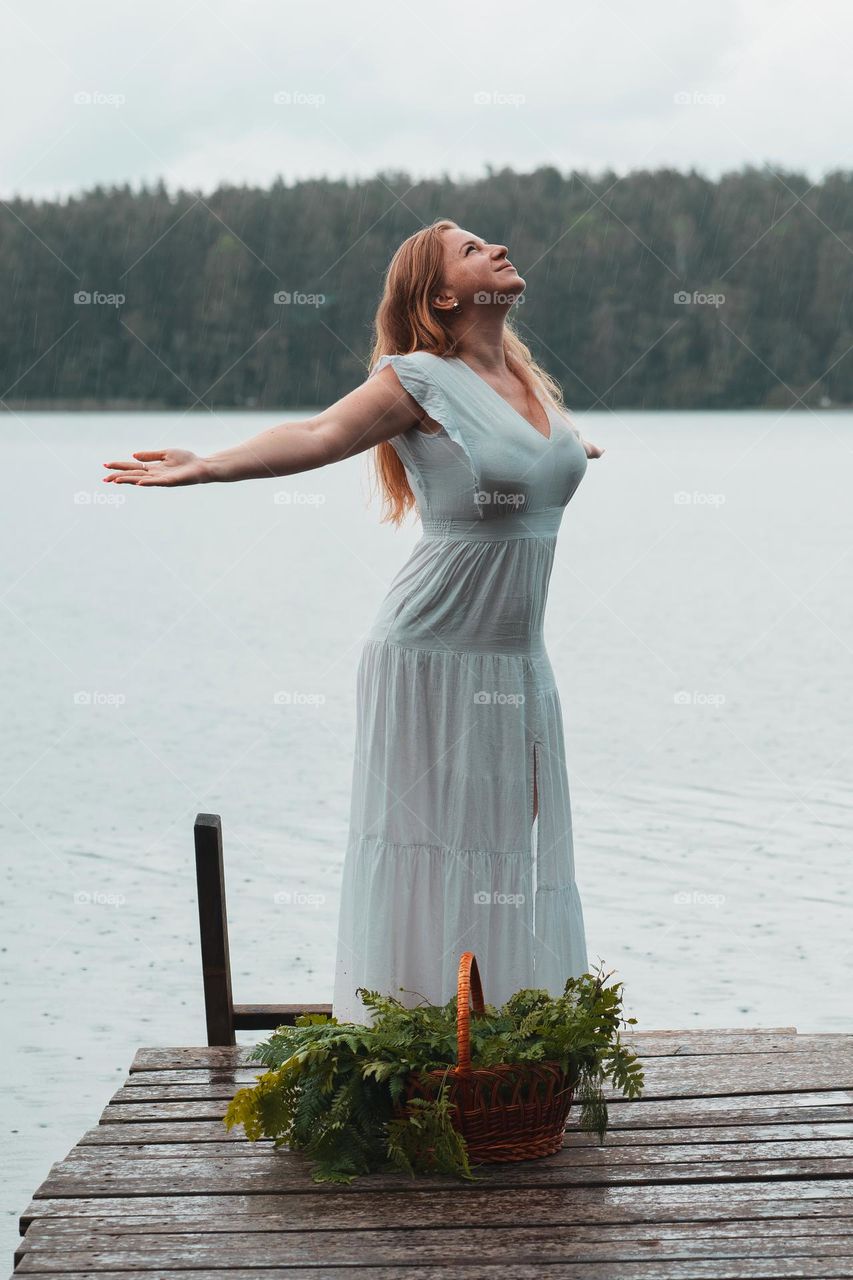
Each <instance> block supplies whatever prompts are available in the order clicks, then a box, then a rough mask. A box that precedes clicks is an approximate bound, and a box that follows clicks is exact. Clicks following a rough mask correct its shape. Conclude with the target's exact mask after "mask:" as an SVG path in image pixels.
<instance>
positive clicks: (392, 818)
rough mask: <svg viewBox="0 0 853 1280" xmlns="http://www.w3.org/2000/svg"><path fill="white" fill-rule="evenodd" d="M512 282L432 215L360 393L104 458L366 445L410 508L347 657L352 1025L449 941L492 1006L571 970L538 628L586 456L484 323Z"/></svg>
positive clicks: (559, 783)
mask: <svg viewBox="0 0 853 1280" xmlns="http://www.w3.org/2000/svg"><path fill="white" fill-rule="evenodd" d="M523 289H524V280H523V279H522V278H521V276H520V275H519V274H518V272H517V271H516V269H515V267H514V266H513V265H512V263H511V262H510V261H509V260H508V258H507V250H506V246H505V245H499V244H487V243H486V242H484V241H483V240H481V239H480V238H479V237H478V236H475V235H471V234H470V233H469V232H467V231H465V230H464V229H462V228H461V227H459V226H457V225H456V223H455V222H451V221H449V220H447V219H442V220H440V221H438V222H435V223H433V224H432V225H431V226H429V227H426V228H424V229H423V230H421V231H419V232H417V233H416V234H415V235H413V236H410V237H409V239H408V240H406V241H405V242H404V243H403V244H402V245H401V246H400V248H399V249H398V250H397V252H396V254H395V255H394V258H393V260H392V262H391V264H390V267H389V269H388V274H387V277H386V283H385V291H384V295H383V297H382V301H381V303H380V305H379V309H378V312H377V315H376V343H375V347H374V351H373V359H372V366H373V367H372V372H371V374H370V376H369V377H368V379H367V380H366V381H365V382H364V383H363V385H362V386H360V387H358V388H356V390H355V391H352V392H350V394H349V395H346V396H344V397H343V398H342V399H341V400H339V401H338V402H337V403H336V404H334V405H332V406H331V407H330V408H329V409H326V410H325V411H324V412H322V413H319V414H317V415H316V416H315V417H313V418H309V419H306V420H304V421H300V422H290V423H284V424H282V425H280V426H277V427H273V428H271V429H270V430H267V431H263V432H261V433H260V434H259V435H257V436H254V437H252V438H251V439H250V440H246V441H244V442H243V443H241V444H238V445H235V446H234V447H233V448H230V449H224V450H222V451H221V452H220V453H214V454H212V455H211V456H209V457H206V458H200V457H198V456H196V455H195V454H193V453H190V452H187V451H186V450H183V449H163V450H146V451H140V452H138V453H135V454H134V455H133V457H134V458H135V459H136V461H135V462H110V463H105V464H104V465H105V466H107V467H109V468H110V469H111V471H112V473H113V474H110V475H108V476H106V477H104V478H105V480H107V481H113V482H114V483H117V484H137V485H167V486H168V485H184V484H204V483H209V482H211V481H231V480H247V479H253V478H264V477H267V476H287V475H296V474H298V473H300V472H303V471H310V470H312V469H313V468H315V467H322V466H327V465H329V464H330V463H332V462H338V461H340V460H341V459H343V458H348V457H350V456H352V455H353V454H356V453H360V452H362V451H363V450H365V449H370V448H375V449H376V463H377V471H378V474H379V478H380V481H381V484H382V487H383V490H384V494H385V498H386V501H387V503H388V505H389V508H390V511H389V514H388V515H387V517H386V518H388V519H391V520H392V521H393V522H394V523H395V524H399V522H400V520H401V519H402V517H403V516H404V515H405V514H406V512H407V511H408V510H409V509H411V508H412V507H415V508H416V510H417V512H418V514H419V515H420V518H421V522H422V526H423V535H422V537H421V539H420V541H419V542H418V543H417V544H416V546H415V548H414V551H413V552H412V554H411V556H410V557H409V559H408V561H407V562H406V563H405V564H404V565H403V567H402V569H401V570H400V571H399V573H398V574H397V575H396V577H395V578H394V580H393V582H392V583H391V587H390V590H389V592H388V594H387V595H386V597H385V599H384V601H383V602H382V605H381V607H380V609H379V613H378V616H377V618H376V620H375V622H374V624H373V626H372V628H371V630H370V632H369V633H368V636H367V639H366V643H365V645H364V649H363V651H362V655H361V660H360V663H359V667H358V676H357V715H356V744H355V760H354V768H353V779H352V803H351V811H350V832H349V841H348V845H347V852H346V858H345V862H344V870H343V882H342V887H341V904H340V918H339V931H338V942H337V947H338V952H337V962H336V974H335V987H334V998H333V1006H332V1007H333V1012H334V1015H335V1016H336V1017H337V1018H338V1019H339V1020H340V1021H347V1022H364V1021H365V1018H366V1017H369V1014H368V1011H367V1010H366V1009H365V1008H364V1006H363V1005H362V1004H361V1001H360V999H359V998H358V996H357V995H356V989H357V988H358V987H365V988H367V989H368V990H378V991H380V992H382V993H384V994H392V995H397V996H398V997H399V998H401V999H402V1000H404V1001H405V1002H407V1003H408V1004H410V1005H411V1004H414V1003H417V1002H418V1001H419V1000H421V999H426V1000H429V1001H430V1002H432V1003H436V1004H440V1003H444V1002H446V1001H447V1000H449V999H450V997H451V996H452V995H454V994H455V992H456V972H457V966H458V962H459V956H460V954H461V952H463V951H473V952H474V953H475V954H476V956H477V960H478V964H479V965H480V967H481V969H482V972H483V975H484V980H485V984H486V995H487V999H488V1000H489V1002H490V1003H492V1004H501V1003H503V1002H504V1001H505V1000H507V999H508V998H509V996H510V995H512V994H513V992H515V991H517V990H519V989H521V988H524V987H539V988H544V989H546V990H548V991H550V992H551V993H552V994H553V995H559V994H560V993H561V992H562V990H563V987H564V984H565V981H566V978H568V977H569V976H577V975H578V974H580V973H583V972H584V971H585V970H586V968H587V952H586V938H585V932H584V920H583V910H582V906H581V901H580V896H579V893H578V888H577V885H576V883H575V877H574V852H573V844H572V818H571V808H570V802H569V787H568V778H567V772H566V763H565V754H564V742H563V724H562V714H561V707H560V700H559V695H558V692H557V689H556V686H555V683H554V673H553V670H552V668H551V663H550V661H549V658H548V655H547V653H546V650H545V647H544V643H543V636H542V628H543V615H544V609H545V601H546V597H547V590H548V582H549V578H550V573H551V568H552V564H553V558H554V549H555V544H556V538H557V532H558V529H559V526H560V522H561V520H562V516H563V513H564V509H565V507H566V505H567V503H568V502H569V500H570V498H571V497H572V494H573V493H574V491H575V489H576V488H577V486H578V484H579V483H580V481H581V479H582V478H583V475H584V472H585V471H586V467H587V459H588V458H597V457H600V456H601V454H602V453H603V450H602V449H599V448H598V447H597V446H595V445H592V444H589V443H587V442H585V441H584V440H583V438H582V437H581V436H580V434H579V433H578V432H577V431H576V429H575V428H574V427H573V426H572V424H571V423H570V421H569V419H568V418H567V417H566V415H565V414H564V413H563V411H562V410H561V409H560V398H561V397H560V392H559V388H558V387H557V385H556V383H554V382H553V380H552V379H551V378H550V377H549V376H548V375H547V374H546V373H544V372H543V371H542V370H541V369H540V368H539V367H538V366H537V365H536V364H535V363H534V362H533V360H532V358H531V355H530V352H529V351H528V350H527V348H526V347H525V346H524V344H523V343H522V342H521V341H520V339H519V338H518V336H517V335H516V333H515V332H514V331H513V330H512V328H511V327H510V326H509V325H508V323H507V316H508V313H509V310H510V308H511V307H512V305H513V304H514V303H515V301H516V299H517V298H518V297H519V295H520V294H521V293H522V291H523Z"/></svg>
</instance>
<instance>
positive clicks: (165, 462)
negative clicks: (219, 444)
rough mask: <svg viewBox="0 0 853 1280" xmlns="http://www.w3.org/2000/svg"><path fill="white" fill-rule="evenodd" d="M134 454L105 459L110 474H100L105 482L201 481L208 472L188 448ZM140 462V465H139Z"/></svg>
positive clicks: (151, 483) (194, 482)
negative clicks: (128, 459)
mask: <svg viewBox="0 0 853 1280" xmlns="http://www.w3.org/2000/svg"><path fill="white" fill-rule="evenodd" d="M133 456H134V458H138V459H139V461H138V462H105V463H104V466H105V467H110V468H111V469H112V471H113V472H114V474H113V475H109V476H104V477H103V479H104V481H105V482H107V483H109V482H110V481H112V482H113V483H114V484H138V485H148V484H150V485H169V486H171V485H179V484H205V483H206V482H207V481H208V480H210V479H212V476H211V475H210V473H209V472H208V469H207V465H206V463H205V460H204V458H200V457H199V456H198V455H197V454H195V453H191V452H190V450H189V449H140V450H139V452H138V453H135V454H134V455H133ZM143 464H144V465H143Z"/></svg>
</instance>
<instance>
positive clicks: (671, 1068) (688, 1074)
mask: <svg viewBox="0 0 853 1280" xmlns="http://www.w3.org/2000/svg"><path fill="white" fill-rule="evenodd" d="M643 1070H644V1074H645V1083H644V1088H643V1095H644V1097H645V1098H646V1099H652V1098H676V1097H681V1098H684V1097H690V1098H699V1097H709V1096H729V1095H733V1094H745V1093H780V1092H796V1091H797V1090H805V1089H807V1090H814V1089H845V1090H853V1052H851V1050H850V1048H849V1047H848V1048H844V1047H837V1046H832V1047H830V1048H828V1049H826V1050H818V1049H810V1050H802V1051H800V1052H797V1053H758V1052H756V1053H737V1054H725V1053H722V1054H713V1055H708V1056H700V1055H683V1056H677V1055H676V1056H674V1057H661V1058H649V1059H647V1060H645V1061H644V1063H643ZM230 1087H231V1086H230V1085H229V1084H228V1082H227V1081H222V1082H221V1083H219V1082H216V1081H213V1080H210V1081H208V1080H199V1081H197V1082H196V1083H192V1084H182V1085H173V1084H169V1083H166V1084H160V1083H151V1084H149V1083H147V1082H145V1083H142V1084H134V1087H132V1088H130V1087H128V1086H127V1085H126V1084H125V1085H123V1086H122V1088H121V1089H120V1090H119V1091H118V1092H117V1093H116V1094H114V1095H113V1097H112V1099H111V1102H119V1101H121V1102H122V1103H123V1104H127V1103H130V1102H133V1103H137V1102H143V1101H147V1102H169V1101H192V1100H194V1099H195V1098H202V1097H205V1098H219V1097H226V1096H228V1091H229V1088H230ZM605 1096H607V1097H608V1099H612V1100H613V1101H614V1103H615V1104H616V1105H618V1101H617V1099H618V1098H619V1097H621V1095H618V1094H617V1091H616V1090H615V1089H613V1088H612V1087H608V1088H607V1089H605Z"/></svg>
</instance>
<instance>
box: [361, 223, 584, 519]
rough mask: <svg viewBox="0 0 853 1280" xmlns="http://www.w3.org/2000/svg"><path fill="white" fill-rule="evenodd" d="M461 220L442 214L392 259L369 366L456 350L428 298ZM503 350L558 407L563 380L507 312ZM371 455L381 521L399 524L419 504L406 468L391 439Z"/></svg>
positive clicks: (529, 384)
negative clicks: (447, 235)
mask: <svg viewBox="0 0 853 1280" xmlns="http://www.w3.org/2000/svg"><path fill="white" fill-rule="evenodd" d="M457 225H458V224H457V223H455V222H453V221H451V219H450V218H439V219H438V220H437V221H435V222H433V223H431V224H430V225H429V226H428V227H423V228H422V230H420V231H417V232H415V234H414V235H412V236H409V238H408V239H407V240H404V241H403V243H402V244H401V245H400V247H399V249H398V250H397V252H396V253H395V254H394V256H393V258H392V259H391V262H390V264H389V266H388V270H387V272H386V274H385V287H384V290H383V293H382V299H381V301H380V303H379V306H378V307H377V310H376V316H375V318H374V321H373V330H374V334H375V338H374V343H373V350H372V352H371V355H370V368H371V369H373V367H374V365H375V364H376V363H377V361H378V360H379V357H380V356H384V355H409V354H410V352H412V351H429V352H431V353H432V354H433V355H437V356H453V355H454V354H455V352H456V347H457V343H456V340H455V338H454V336H453V334H452V332H451V331H450V329H449V328H448V327H447V325H446V324H445V323H444V321H443V318H442V314H441V313H440V312H436V311H434V310H433V308H432V306H431V303H430V299H431V297H432V296H433V293H434V292H435V291H436V290H437V289H438V288H439V287H440V286H441V283H442V277H443V274H444V248H443V244H442V233H443V232H444V231H449V230H451V229H452V228H455V227H456V226H457ZM503 350H504V359H505V360H506V363H507V367H508V368H509V369H510V370H511V371H512V372H513V373H514V374H515V375H516V376H517V377H518V378H519V379H520V380H521V382H522V383H523V384H524V386H525V387H526V389H527V395H528V400H529V401H531V402H532V401H533V399H534V398H536V397H544V398H545V399H546V400H550V401H551V402H552V403H553V404H554V405H556V406H557V407H558V408H559V407H560V406H561V405H562V401H563V395H562V391H561V390H560V386H559V384H558V383H557V382H555V381H554V379H553V378H552V377H551V375H550V374H549V373H546V372H545V370H544V369H541V368H540V367H539V365H538V364H537V363H536V361H535V360H534V359H533V356H532V355H531V353H530V351H529V349H528V348H527V347H526V346H525V344H524V343H523V342H522V340H521V338H520V337H519V336H518V334H517V333H516V331H515V329H514V327H513V326H512V324H511V322H510V319H509V317H508V318H507V320H506V321H505V322H504V340H503ZM373 460H374V466H375V469H376V475H377V478H378V481H379V487H380V489H381V491H382V495H383V498H384V501H385V514H383V516H382V523H385V522H386V521H391V522H392V523H393V524H395V525H399V524H400V523H401V521H402V520H403V517H404V516H405V515H406V513H407V511H409V510H410V509H411V508H412V507H414V505H415V496H414V494H413V493H412V490H411V486H410V485H409V481H408V477H407V476H406V469H405V467H404V466H403V464H402V462H401V461H400V458H399V455H398V454H397V452H396V450H395V449H394V446H393V445H392V444H391V443H390V442H389V441H387V440H383V441H381V443H380V444H378V445H376V447H375V449H374V451H373Z"/></svg>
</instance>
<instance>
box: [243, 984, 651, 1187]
mask: <svg viewBox="0 0 853 1280" xmlns="http://www.w3.org/2000/svg"><path fill="white" fill-rule="evenodd" d="M609 977H610V974H604V973H603V972H602V971H601V969H600V968H599V969H598V970H597V971H596V972H595V973H585V974H583V975H582V976H581V977H578V978H569V979H567V981H566V984H565V987H564V989H563V992H562V994H561V995H560V996H559V997H553V996H551V995H550V994H549V993H548V992H547V991H541V990H532V989H525V990H523V991H517V992H516V993H515V995H513V996H512V997H511V998H510V999H509V1000H508V1001H507V1002H506V1004H505V1005H503V1006H502V1007H501V1008H500V1009H497V1008H495V1007H494V1006H492V1005H486V1007H485V1010H484V1012H483V1013H482V1014H480V1015H477V1014H474V1013H472V1014H471V1023H470V1027H471V1064H472V1066H473V1067H475V1068H482V1067H492V1066H496V1065H498V1064H512V1065H518V1066H519V1068H523V1066H524V1064H526V1063H536V1062H556V1063H558V1064H559V1065H560V1067H561V1068H562V1069H563V1070H564V1071H565V1072H566V1073H567V1076H568V1080H569V1084H570V1086H571V1087H572V1088H573V1089H574V1091H575V1099H576V1100H577V1101H578V1102H579V1104H580V1124H581V1128H583V1129H586V1130H588V1131H592V1132H595V1133H597V1134H598V1139H599V1142H603V1141H604V1137H605V1133H606V1131H607V1103H606V1100H605V1097H604V1092H603V1086H604V1084H605V1083H606V1082H607V1081H608V1080H610V1081H612V1083H613V1085H614V1087H615V1088H616V1089H618V1090H619V1091H620V1092H621V1093H622V1094H624V1095H625V1096H626V1097H628V1098H636V1097H638V1096H639V1094H640V1093H641V1091H642V1087H643V1072H642V1068H641V1066H640V1063H639V1061H638V1059H637V1057H636V1055H635V1054H634V1053H633V1052H632V1051H631V1050H630V1049H628V1048H627V1047H626V1046H625V1045H624V1044H622V1041H621V1037H620V1027H621V1026H627V1025H629V1024H633V1023H635V1022H636V1018H627V1019H626V1018H623V1017H622V984H621V983H618V982H615V983H610V984H608V982H607V979H608V978H609ZM358 994H359V995H360V996H361V999H362V1003H363V1004H364V1005H365V1007H366V1009H367V1010H369V1011H370V1012H371V1014H372V1020H371V1024H370V1025H366V1026H362V1025H360V1024H357V1023H339V1022H338V1021H337V1019H336V1018H329V1017H326V1016H325V1015H323V1014H305V1015H303V1016H301V1017H299V1018H297V1019H296V1025H295V1026H293V1027H279V1028H278V1029H277V1030H276V1031H275V1032H274V1033H273V1034H272V1035H271V1036H270V1037H269V1039H268V1040H265V1041H263V1042H262V1043H261V1044H259V1045H256V1046H255V1048H254V1049H253V1050H252V1053H251V1055H250V1056H251V1058H252V1060H254V1061H258V1062H261V1063H263V1064H264V1065H265V1066H267V1067H269V1068H270V1069H269V1070H268V1071H266V1072H265V1073H264V1074H263V1075H262V1076H260V1078H259V1079H258V1082H257V1083H256V1084H255V1085H254V1086H252V1087H250V1088H245V1089H240V1090H238V1092H237V1093H236V1094H235V1095H234V1097H233V1099H232V1100H231V1102H230V1103H229V1106H228V1109H227V1111H226V1113H225V1117H224V1123H225V1125H226V1128H228V1129H231V1128H232V1127H233V1126H234V1125H236V1124H242V1125H243V1127H244V1129H245V1132H246V1136H247V1138H249V1139H250V1140H251V1141H252V1142H254V1141H257V1139H258V1138H261V1137H267V1138H273V1139H275V1145H276V1146H282V1145H287V1146H288V1147H290V1148H291V1149H293V1150H296V1151H302V1152H304V1153H305V1154H306V1155H307V1156H308V1157H309V1158H310V1159H311V1160H312V1161H313V1171H312V1177H313V1178H314V1181H315V1182H345V1183H349V1182H352V1180H353V1178H355V1177H357V1176H359V1175H360V1174H367V1173H372V1172H375V1171H377V1170H380V1169H403V1170H404V1171H405V1172H407V1173H409V1174H410V1175H412V1176H415V1174H417V1173H452V1174H456V1175H457V1176H459V1177H463V1178H468V1179H473V1178H474V1177H475V1175H474V1174H473V1173H472V1170H471V1166H470V1163H469V1159H468V1151H467V1147H466V1143H465V1140H464V1138H463V1137H462V1135H461V1134H460V1133H459V1132H458V1130H457V1129H456V1128H455V1127H454V1125H453V1110H454V1108H453V1104H452V1102H451V1099H450V1082H449V1080H448V1078H447V1077H448V1069H449V1068H450V1067H453V1066H455V1065H456V1062H457V1039H456V1011H457V1000H456V997H455V996H454V997H453V998H452V999H451V1000H450V1001H448V1003H447V1004H446V1005H431V1004H427V1003H423V1004H419V1005H416V1006H415V1007H414V1008H412V1009H409V1008H406V1007H405V1006H404V1005H403V1004H402V1002H401V1001H400V1000H398V999H396V998H395V997H394V996H383V995H380V994H379V993H378V992H376V991H368V990H366V989H365V988H364V987H360V988H359V989H358ZM434 1070H436V1071H439V1070H443V1071H444V1075H443V1077H442V1078H441V1080H440V1081H438V1082H435V1083H433V1082H431V1081H428V1080H427V1079H426V1078H425V1077H426V1075H427V1073H429V1072H431V1071H434ZM412 1074H414V1075H418V1076H420V1077H421V1082H422V1084H423V1085H424V1090H425V1092H427V1093H429V1094H430V1096H429V1097H425V1098H424V1097H415V1098H412V1099H410V1100H409V1101H408V1103H405V1101H404V1094H405V1089H406V1084H407V1081H408V1079H409V1077H410V1075H412ZM510 1088H511V1086H510V1085H509V1084H507V1085H505V1086H501V1090H500V1096H503V1095H504V1093H508V1092H509V1091H510ZM398 1109H399V1110H400V1111H402V1114H397V1113H396V1112H397V1110H398Z"/></svg>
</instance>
